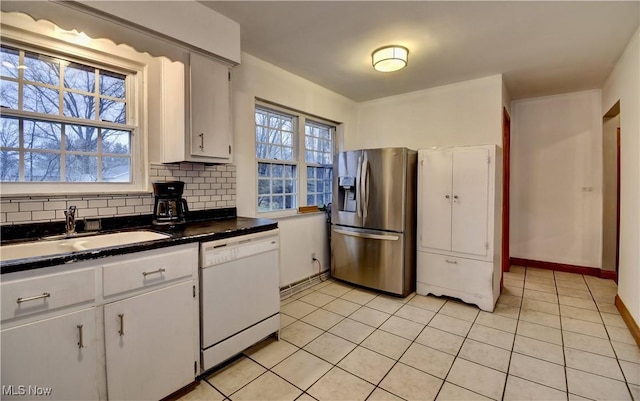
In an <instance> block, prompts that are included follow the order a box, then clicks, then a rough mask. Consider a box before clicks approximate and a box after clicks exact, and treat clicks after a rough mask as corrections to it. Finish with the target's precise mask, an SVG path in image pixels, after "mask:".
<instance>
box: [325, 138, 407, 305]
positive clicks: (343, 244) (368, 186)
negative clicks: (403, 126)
mask: <svg viewBox="0 0 640 401" xmlns="http://www.w3.org/2000/svg"><path fill="white" fill-rule="evenodd" d="M416 159H417V152H416V151H414V150H410V149H407V148H382V149H363V150H354V151H348V152H342V153H339V154H338V155H336V156H335V159H334V163H333V175H334V182H333V194H334V198H333V203H332V205H331V275H332V276H333V277H335V278H337V279H340V280H343V281H347V282H350V283H354V284H358V285H361V286H364V287H368V288H373V289H376V290H380V291H384V292H387V293H391V294H395V295H400V296H406V295H408V294H409V293H411V292H412V291H413V290H414V289H415V283H416V275H415V272H416V261H415V260H416V238H415V235H416Z"/></svg>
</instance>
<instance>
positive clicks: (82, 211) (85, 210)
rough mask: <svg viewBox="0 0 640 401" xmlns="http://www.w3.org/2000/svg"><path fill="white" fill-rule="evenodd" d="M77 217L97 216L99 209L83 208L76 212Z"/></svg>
mask: <svg viewBox="0 0 640 401" xmlns="http://www.w3.org/2000/svg"><path fill="white" fill-rule="evenodd" d="M76 216H77V217H97V216H98V209H90V208H83V209H78V211H77V212H76Z"/></svg>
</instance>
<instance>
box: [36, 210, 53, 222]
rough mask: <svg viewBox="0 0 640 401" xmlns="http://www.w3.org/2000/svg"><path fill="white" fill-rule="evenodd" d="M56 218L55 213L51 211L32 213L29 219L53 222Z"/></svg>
mask: <svg viewBox="0 0 640 401" xmlns="http://www.w3.org/2000/svg"><path fill="white" fill-rule="evenodd" d="M55 218H56V212H55V211H53V210H46V211H39V212H32V213H31V219H32V220H53V219H55Z"/></svg>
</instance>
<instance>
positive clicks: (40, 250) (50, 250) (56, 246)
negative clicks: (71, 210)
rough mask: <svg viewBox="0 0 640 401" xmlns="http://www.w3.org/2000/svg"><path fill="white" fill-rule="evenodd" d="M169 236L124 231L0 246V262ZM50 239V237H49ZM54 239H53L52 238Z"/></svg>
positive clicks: (139, 231) (141, 231) (142, 231)
mask: <svg viewBox="0 0 640 401" xmlns="http://www.w3.org/2000/svg"><path fill="white" fill-rule="evenodd" d="M169 237H170V235H168V234H162V233H157V232H154V231H145V230H138V231H126V232H121V233H112V234H96V235H93V236H71V237H65V238H64V239H58V240H44V241H38V242H28V243H24V244H12V245H3V246H0V260H1V261H7V260H13V259H24V258H33V257H38V256H48V255H57V254H61V253H68V252H76V251H86V250H92V249H100V248H109V247H113V246H119V245H128V244H135V243H138V242H147V241H154V240H159V239H165V238H169ZM50 238H51V237H50ZM53 238H55V237H53Z"/></svg>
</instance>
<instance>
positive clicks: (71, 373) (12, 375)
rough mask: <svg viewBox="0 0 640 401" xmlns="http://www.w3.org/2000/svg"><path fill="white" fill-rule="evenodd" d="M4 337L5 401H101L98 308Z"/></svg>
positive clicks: (6, 333) (20, 328) (32, 325)
mask: <svg viewBox="0 0 640 401" xmlns="http://www.w3.org/2000/svg"><path fill="white" fill-rule="evenodd" d="M78 326H82V327H78ZM1 337H2V399H3V400H14V399H16V400H17V399H38V400H97V399H98V380H97V362H96V360H97V341H96V312H95V308H91V309H85V310H82V311H79V312H74V313H70V314H68V315H63V316H58V317H54V318H51V319H46V320H41V321H38V322H35V323H29V324H25V325H23V326H17V327H13V328H10V329H6V330H2V335H1ZM81 337H82V342H81ZM21 386H22V387H21ZM47 388H48V389H50V390H47ZM48 391H50V394H48V395H47V392H48Z"/></svg>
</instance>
